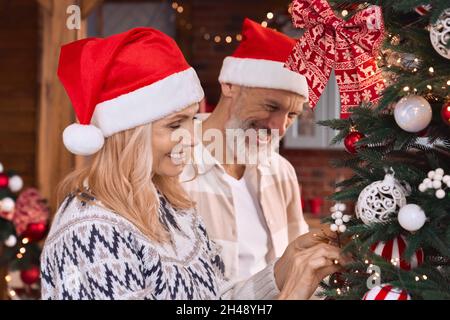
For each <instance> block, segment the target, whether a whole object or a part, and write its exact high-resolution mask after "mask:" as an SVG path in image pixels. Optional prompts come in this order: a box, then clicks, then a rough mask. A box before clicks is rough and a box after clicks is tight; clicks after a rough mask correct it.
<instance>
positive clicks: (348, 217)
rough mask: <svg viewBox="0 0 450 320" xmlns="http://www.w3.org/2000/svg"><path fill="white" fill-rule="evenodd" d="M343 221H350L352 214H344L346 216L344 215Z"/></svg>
mask: <svg viewBox="0 0 450 320" xmlns="http://www.w3.org/2000/svg"><path fill="white" fill-rule="evenodd" d="M342 221H344V222H345V223H347V222H349V221H350V216H349V215H347V214H344V216H343V217H342Z"/></svg>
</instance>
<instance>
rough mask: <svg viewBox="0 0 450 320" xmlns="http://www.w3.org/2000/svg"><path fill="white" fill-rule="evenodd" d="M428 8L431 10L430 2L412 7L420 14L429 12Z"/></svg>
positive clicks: (423, 14)
mask: <svg viewBox="0 0 450 320" xmlns="http://www.w3.org/2000/svg"><path fill="white" fill-rule="evenodd" d="M430 10H431V5H430V4H424V5H421V6H417V7H415V8H414V11H415V12H417V13H418V14H419V15H421V16H425V15H427V14H428V13H429V12H430Z"/></svg>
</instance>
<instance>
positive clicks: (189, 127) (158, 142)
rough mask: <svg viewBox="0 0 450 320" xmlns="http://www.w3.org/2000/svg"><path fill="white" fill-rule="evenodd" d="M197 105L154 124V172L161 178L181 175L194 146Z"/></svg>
mask: <svg viewBox="0 0 450 320" xmlns="http://www.w3.org/2000/svg"><path fill="white" fill-rule="evenodd" d="M198 109H199V105H198V103H195V104H193V105H191V106H189V107H187V108H185V109H183V110H181V111H179V112H177V113H174V114H171V115H169V116H167V117H165V118H162V119H160V120H157V121H155V122H153V123H152V152H153V166H152V172H153V173H154V174H158V175H160V176H169V177H175V176H178V175H180V174H181V172H182V171H183V168H184V165H185V163H186V160H187V157H188V155H189V153H190V149H191V148H192V147H193V146H194V144H195V141H194V119H195V115H196V113H197V112H198ZM174 137H178V138H174Z"/></svg>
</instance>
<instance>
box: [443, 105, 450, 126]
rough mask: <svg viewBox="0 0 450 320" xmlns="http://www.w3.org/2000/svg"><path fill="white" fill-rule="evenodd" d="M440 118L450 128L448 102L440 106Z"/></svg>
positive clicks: (449, 106)
mask: <svg viewBox="0 0 450 320" xmlns="http://www.w3.org/2000/svg"><path fill="white" fill-rule="evenodd" d="M441 117H442V120H444V123H445V124H446V125H448V126H450V101H449V102H446V103H445V104H444V105H443V106H442V110H441Z"/></svg>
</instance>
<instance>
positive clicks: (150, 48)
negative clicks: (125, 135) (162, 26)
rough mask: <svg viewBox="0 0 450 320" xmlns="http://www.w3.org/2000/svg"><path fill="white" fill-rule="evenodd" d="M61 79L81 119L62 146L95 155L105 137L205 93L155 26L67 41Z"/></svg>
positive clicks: (170, 41)
mask: <svg viewBox="0 0 450 320" xmlns="http://www.w3.org/2000/svg"><path fill="white" fill-rule="evenodd" d="M58 77H59V79H60V80H61V82H62V84H63V86H64V88H65V89H66V92H67V94H68V95H69V97H70V100H71V101H72V104H73V108H74V110H75V114H76V116H77V118H78V121H79V123H77V124H72V125H70V126H68V127H67V128H66V129H65V130H64V132H63V141H64V145H65V146H66V148H67V149H68V150H69V151H71V152H72V153H75V154H78V155H90V154H94V153H95V152H97V151H98V150H100V149H101V148H102V146H103V143H104V138H105V137H109V136H111V135H113V134H114V133H117V132H120V131H123V130H127V129H131V128H134V127H137V126H140V125H144V124H147V123H150V122H153V121H155V120H157V119H160V118H163V117H165V116H167V115H169V114H170V113H173V112H177V111H180V110H182V109H184V108H186V107H188V106H189V105H191V104H193V103H196V102H199V101H201V100H202V99H203V96H204V94H203V89H202V87H201V85H200V81H199V79H198V77H197V74H196V73H195V71H194V69H192V67H190V66H189V65H188V63H187V62H186V60H185V58H184V56H183V54H182V53H181V51H180V49H179V48H178V46H177V44H176V43H175V41H174V40H173V39H171V38H170V37H169V36H167V35H165V34H164V33H162V32H160V31H158V30H155V29H152V28H135V29H131V30H129V31H127V32H124V33H120V34H116V35H113V36H110V37H107V38H104V39H101V38H88V39H83V40H78V41H75V42H72V43H69V44H67V45H64V46H63V47H62V48H61V54H60V58H59V67H58Z"/></svg>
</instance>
